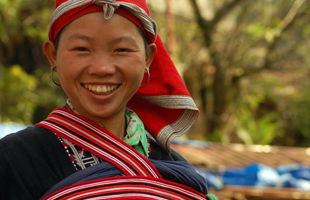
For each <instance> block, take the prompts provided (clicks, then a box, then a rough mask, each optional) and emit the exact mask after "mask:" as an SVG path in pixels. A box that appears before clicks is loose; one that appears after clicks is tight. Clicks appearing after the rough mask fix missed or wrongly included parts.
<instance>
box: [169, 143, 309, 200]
mask: <svg viewBox="0 0 310 200" xmlns="http://www.w3.org/2000/svg"><path fill="white" fill-rule="evenodd" d="M171 148H172V149H174V150H175V151H177V152H178V153H180V154H181V155H182V156H183V157H184V158H185V159H186V160H187V161H188V162H190V163H191V164H193V165H194V166H198V167H199V168H203V169H204V170H207V171H216V170H217V171H224V170H225V169H229V168H243V167H246V166H248V165H250V164H251V163H260V164H264V165H267V166H269V167H273V168H275V167H278V166H282V165H289V164H303V165H306V166H310V148H298V147H284V146H269V145H249V146H246V145H243V144H219V143H207V142H198V143H197V142H193V143H191V142H189V141H186V142H175V143H173V144H172V146H171ZM210 193H213V194H215V195H216V196H218V198H219V199H221V200H225V199H226V200H232V199H234V200H239V199H240V200H241V199H242V200H254V199H255V200H258V199H265V200H291V199H302V200H309V199H310V192H305V191H302V190H300V189H297V188H276V187H261V188H258V187H251V186H224V189H223V190H221V191H215V190H211V191H210Z"/></svg>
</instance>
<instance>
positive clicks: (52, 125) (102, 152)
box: [42, 122, 137, 176]
mask: <svg viewBox="0 0 310 200" xmlns="http://www.w3.org/2000/svg"><path fill="white" fill-rule="evenodd" d="M42 124H46V125H48V126H50V127H52V128H54V129H55V130H57V131H59V132H61V133H64V134H65V135H66V136H67V137H69V138H71V139H73V140H75V141H78V142H80V143H82V144H83V145H85V146H87V147H88V148H90V149H92V150H93V151H95V152H97V153H98V154H101V155H104V156H105V157H107V158H109V159H110V160H112V161H114V162H116V163H118V164H119V165H120V166H122V167H123V168H124V169H126V170H127V171H128V173H129V174H131V175H132V176H137V174H136V173H135V172H134V171H132V170H131V169H130V168H128V166H127V165H126V164H124V163H123V162H122V161H120V160H118V159H117V158H115V157H112V156H111V155H110V154H107V153H106V152H104V151H102V150H100V149H98V148H97V147H95V146H93V145H89V143H84V141H83V140H81V139H80V138H78V137H76V136H74V135H72V134H71V133H69V132H67V131H66V130H64V129H62V128H59V127H58V126H55V125H54V124H50V123H49V122H42Z"/></svg>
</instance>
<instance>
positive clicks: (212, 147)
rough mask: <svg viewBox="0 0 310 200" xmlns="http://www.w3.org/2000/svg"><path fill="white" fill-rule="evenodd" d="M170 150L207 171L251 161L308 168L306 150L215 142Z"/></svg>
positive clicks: (309, 156)
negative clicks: (303, 165) (301, 165)
mask: <svg viewBox="0 0 310 200" xmlns="http://www.w3.org/2000/svg"><path fill="white" fill-rule="evenodd" d="M171 148H172V149H174V150H175V151H177V152H178V153H180V154H181V155H182V156H183V157H184V158H185V159H186V160H187V161H188V162H190V163H191V164H193V165H195V166H203V167H206V168H208V169H219V170H223V169H225V168H231V167H245V166H247V165H248V164H250V163H253V162H255V163H261V164H264V165H267V166H270V167H278V166H280V165H287V164H295V163H303V164H305V165H308V166H310V148H298V147H283V146H270V145H250V146H246V145H243V144H219V143H204V144H203V143H200V144H198V145H188V143H185V144H184V143H174V144H172V146H171Z"/></svg>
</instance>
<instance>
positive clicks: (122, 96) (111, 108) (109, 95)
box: [44, 12, 156, 123]
mask: <svg viewBox="0 0 310 200" xmlns="http://www.w3.org/2000/svg"><path fill="white" fill-rule="evenodd" d="M48 46H50V47H49V48H53V45H51V44H50V45H48ZM150 46H151V50H152V53H151V55H150V56H146V54H145V48H144V42H143V38H142V35H141V34H140V32H139V30H138V28H137V27H136V25H134V24H133V23H132V22H131V21H129V20H127V19H126V18H124V17H122V16H120V15H117V14H115V15H114V16H113V17H112V18H111V19H109V20H105V19H104V17H103V13H100V12H95V13H90V14H86V15H84V16H82V17H80V18H78V19H76V20H75V21H73V22H72V23H71V24H69V25H68V26H67V27H66V28H65V29H64V30H63V31H62V33H61V36H60V40H59V46H58V49H57V52H56V51H55V54H54V58H53V53H52V54H51V56H50V57H52V58H49V61H50V63H51V67H55V66H56V67H57V73H58V77H59V80H60V83H61V86H62V87H63V89H64V91H65V92H66V94H67V95H68V97H69V98H70V101H71V103H72V105H73V106H74V108H75V109H76V110H77V111H78V112H79V113H80V114H81V115H82V116H84V117H87V118H89V119H91V120H93V121H95V122H101V123H103V122H104V120H106V119H111V118H113V117H117V116H119V117H122V118H124V111H125V108H126V105H127V102H128V101H129V99H130V98H131V97H132V96H133V95H134V94H135V92H136V91H137V89H138V88H139V86H140V84H141V81H142V79H143V75H144V72H145V69H146V68H148V67H149V65H150V63H151V62H152V59H153V56H154V55H155V51H156V47H154V45H153V46H152V45H150ZM47 48H48V47H44V51H45V53H46V50H45V49H47ZM46 54H48V53H46ZM47 56H48V55H47ZM48 57H49V56H48Z"/></svg>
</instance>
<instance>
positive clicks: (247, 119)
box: [236, 105, 279, 144]
mask: <svg viewBox="0 0 310 200" xmlns="http://www.w3.org/2000/svg"><path fill="white" fill-rule="evenodd" d="M277 116H278V114H277V113H276V112H272V113H269V114H266V115H264V116H263V117H261V118H259V119H256V118H255V115H254V114H253V112H252V110H251V109H250V108H249V107H247V106H246V105H241V106H240V107H239V109H238V114H237V122H236V134H237V136H238V137H239V138H240V139H241V140H242V141H243V142H244V143H245V144H270V143H271V142H272V140H273V139H274V137H275V134H276V132H277V130H278V129H279V127H278V125H277V123H276V119H277Z"/></svg>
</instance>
